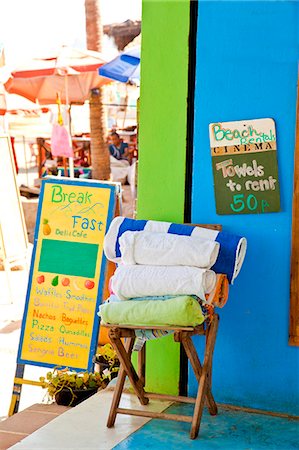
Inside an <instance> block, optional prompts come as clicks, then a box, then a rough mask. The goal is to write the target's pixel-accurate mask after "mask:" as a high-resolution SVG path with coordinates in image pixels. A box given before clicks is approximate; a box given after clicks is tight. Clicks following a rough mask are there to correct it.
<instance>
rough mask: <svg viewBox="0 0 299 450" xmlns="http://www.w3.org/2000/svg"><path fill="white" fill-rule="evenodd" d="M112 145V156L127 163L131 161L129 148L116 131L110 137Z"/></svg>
mask: <svg viewBox="0 0 299 450" xmlns="http://www.w3.org/2000/svg"><path fill="white" fill-rule="evenodd" d="M110 138H111V142H112V144H110V145H109V152H110V155H111V156H113V157H114V158H116V159H118V160H120V159H124V160H126V161H128V160H129V146H128V144H126V143H125V142H123V141H122V140H121V139H120V137H119V134H118V133H116V132H115V131H114V132H113V133H111V135H110Z"/></svg>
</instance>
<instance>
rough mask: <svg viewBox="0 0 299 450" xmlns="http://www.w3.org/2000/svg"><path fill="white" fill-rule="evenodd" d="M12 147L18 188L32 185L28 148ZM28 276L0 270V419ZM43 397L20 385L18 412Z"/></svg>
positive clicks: (127, 197) (127, 204)
mask: <svg viewBox="0 0 299 450" xmlns="http://www.w3.org/2000/svg"><path fill="white" fill-rule="evenodd" d="M15 147H16V155H17V160H18V165H19V174H18V176H17V182H18V185H21V184H24V185H27V186H34V181H35V180H36V179H37V167H36V159H35V158H34V156H32V154H31V151H30V147H29V145H28V144H26V142H24V141H23V140H22V139H18V140H17V142H16V145H15ZM133 212H134V201H133V199H132V195H131V189H130V186H129V185H125V186H123V211H122V214H123V215H126V216H127V217H132V216H133ZM33 223H34V218H33ZM28 275H29V271H28V269H27V268H24V270H20V271H15V272H10V274H9V280H8V279H7V274H6V273H5V272H4V271H0V285H1V290H0V420H3V419H5V418H6V417H7V414H8V410H9V405H10V401H11V395H12V389H13V380H14V376H15V370H16V358H17V352H18V346H19V337H20V328H21V322H22V316H23V310H24V305H25V297H26V290H27V283H28ZM8 286H10V291H9V287H8ZM48 370H49V369H47V368H40V367H36V366H30V365H27V366H26V368H25V375H24V378H25V379H29V380H38V378H39V377H40V376H42V375H45V374H46V372H47V371H48ZM44 395H45V391H43V390H42V388H40V387H35V386H23V389H22V395H21V402H20V408H19V410H23V409H25V408H27V407H29V406H31V405H33V404H34V403H40V402H42V400H43V398H44Z"/></svg>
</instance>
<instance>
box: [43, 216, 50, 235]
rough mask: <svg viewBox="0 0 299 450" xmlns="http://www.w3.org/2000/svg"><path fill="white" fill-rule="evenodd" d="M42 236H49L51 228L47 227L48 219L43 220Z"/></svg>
mask: <svg viewBox="0 0 299 450" xmlns="http://www.w3.org/2000/svg"><path fill="white" fill-rule="evenodd" d="M43 234H44V235H45V236H49V234H51V227H50V225H49V221H48V219H44V220H43Z"/></svg>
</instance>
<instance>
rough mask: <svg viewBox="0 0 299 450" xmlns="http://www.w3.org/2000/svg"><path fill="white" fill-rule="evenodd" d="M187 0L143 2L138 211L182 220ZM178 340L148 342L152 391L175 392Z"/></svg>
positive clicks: (140, 215) (141, 215)
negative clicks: (176, 341)
mask: <svg viewBox="0 0 299 450" xmlns="http://www.w3.org/2000/svg"><path fill="white" fill-rule="evenodd" d="M189 15H190V2H189V0H180V1H171V0H169V1H152V0H143V2H142V49H141V93H140V124H139V162H138V201H137V217H138V218H139V219H155V220H164V221H170V222H178V223H183V222H184V201H185V169H186V136H187V92H188V57H189V50H188V39H189V21H190V17H189ZM179 359H180V349H179V344H176V343H174V342H173V337H172V336H168V337H166V338H162V339H158V340H156V341H151V342H149V343H148V344H147V367H148V370H147V374H146V377H147V384H146V389H147V390H149V391H153V390H155V391H156V392H163V393H169V394H176V393H177V392H178V385H179Z"/></svg>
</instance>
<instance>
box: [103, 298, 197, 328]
mask: <svg viewBox="0 0 299 450" xmlns="http://www.w3.org/2000/svg"><path fill="white" fill-rule="evenodd" d="M98 314H99V316H100V317H102V320H103V321H104V322H105V323H110V324H111V323H112V324H123V325H140V326H155V325H159V326H163V325H171V326H175V325H178V326H192V327H194V326H196V325H200V324H201V323H203V322H204V320H205V318H204V316H203V313H202V310H201V307H200V305H199V303H198V302H197V301H196V300H195V299H194V298H192V297H190V296H187V295H184V296H179V297H175V298H172V299H170V300H155V301H151V300H144V301H135V300H130V301H122V302H115V303H104V304H103V305H101V306H100V310H99V313H98Z"/></svg>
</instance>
